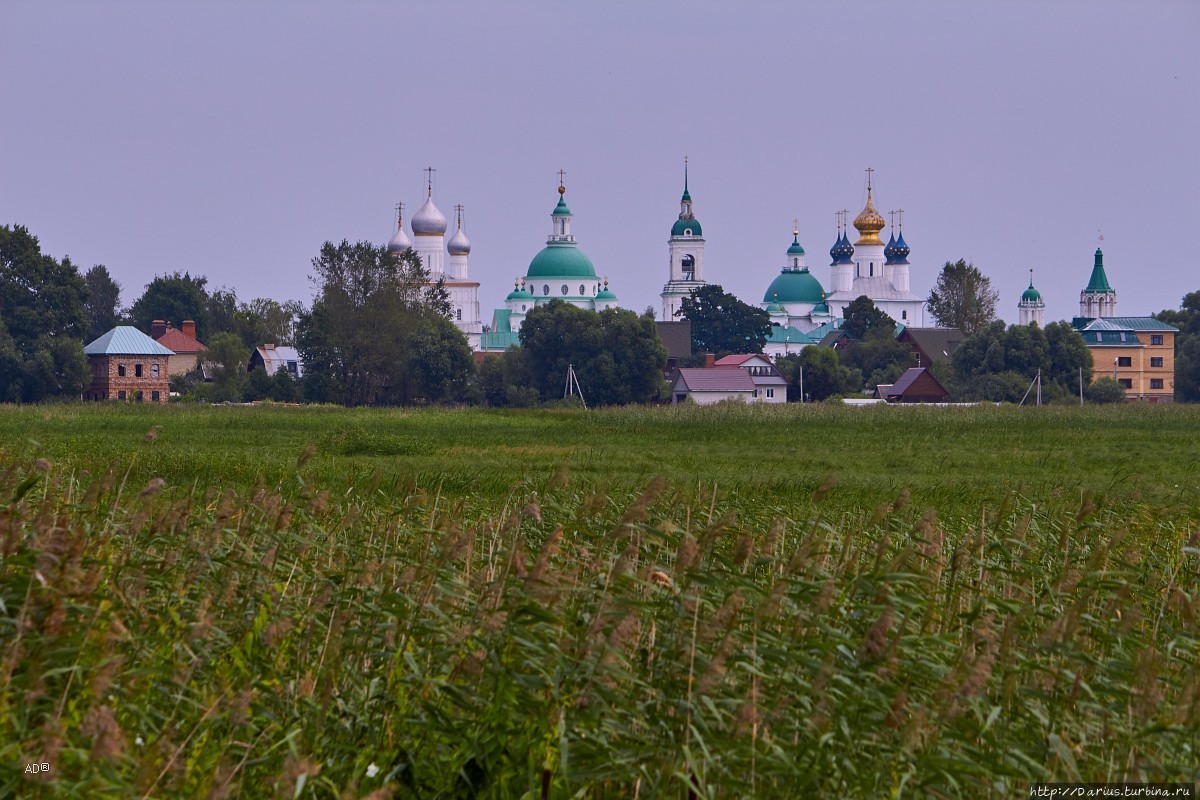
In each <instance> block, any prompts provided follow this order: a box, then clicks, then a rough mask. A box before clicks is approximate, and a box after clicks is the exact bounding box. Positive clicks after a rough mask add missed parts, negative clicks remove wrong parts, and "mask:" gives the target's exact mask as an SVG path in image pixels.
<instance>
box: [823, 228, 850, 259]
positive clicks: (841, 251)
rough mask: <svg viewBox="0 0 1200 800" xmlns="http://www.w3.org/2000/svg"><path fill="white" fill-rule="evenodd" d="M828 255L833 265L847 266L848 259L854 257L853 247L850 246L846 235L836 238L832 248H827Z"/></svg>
mask: <svg viewBox="0 0 1200 800" xmlns="http://www.w3.org/2000/svg"><path fill="white" fill-rule="evenodd" d="M829 255H830V256H832V257H833V263H834V264H849V263H850V257H851V256H852V255H854V245H852V244H850V239H848V238H847V237H846V234H844V233H843V234H841V235H839V236H838V240H837V241H836V242H834V243H833V247H831V248H829Z"/></svg>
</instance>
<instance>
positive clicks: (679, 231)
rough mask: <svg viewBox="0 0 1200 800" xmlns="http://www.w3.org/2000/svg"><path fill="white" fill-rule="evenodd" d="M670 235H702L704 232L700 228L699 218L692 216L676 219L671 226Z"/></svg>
mask: <svg viewBox="0 0 1200 800" xmlns="http://www.w3.org/2000/svg"><path fill="white" fill-rule="evenodd" d="M671 235H672V236H703V235H704V232H703V231H702V230H701V229H700V220H698V219H696V218H695V217H692V218H691V219H677V220H675V224H674V225H672V226H671Z"/></svg>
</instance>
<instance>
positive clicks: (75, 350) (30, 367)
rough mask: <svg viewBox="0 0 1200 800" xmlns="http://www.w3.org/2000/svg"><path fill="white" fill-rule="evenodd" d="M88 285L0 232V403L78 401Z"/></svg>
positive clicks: (31, 241) (29, 241) (17, 235)
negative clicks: (72, 398)
mask: <svg viewBox="0 0 1200 800" xmlns="http://www.w3.org/2000/svg"><path fill="white" fill-rule="evenodd" d="M86 300H87V285H86V284H85V283H84V280H83V277H82V276H80V274H79V270H77V269H76V268H75V265H74V264H72V263H71V260H70V259H69V258H66V257H64V258H63V259H62V261H61V262H60V261H58V260H57V259H55V258H53V257H51V256H49V255H45V254H43V253H42V249H41V245H40V244H39V243H38V240H37V237H36V236H33V235H32V234H30V233H29V231H28V229H26V228H25V227H23V226H20V225H17V226H15V227H11V228H10V227H9V226H7V225H2V226H0V402H25V403H32V402H36V401H39V400H43V399H45V398H49V397H72V396H73V397H78V396H79V395H80V393H81V392H82V391H83V382H84V379H85V378H86V377H87V361H86V360H85V358H84V355H83V345H82V343H81V340H82V338H83V337H84V336H85V335H86V334H87V331H88V318H87V312H86V309H85V302H86Z"/></svg>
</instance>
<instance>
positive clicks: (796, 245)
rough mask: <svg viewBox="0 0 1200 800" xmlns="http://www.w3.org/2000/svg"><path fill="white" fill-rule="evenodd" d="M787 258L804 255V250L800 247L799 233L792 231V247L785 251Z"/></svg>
mask: <svg viewBox="0 0 1200 800" xmlns="http://www.w3.org/2000/svg"><path fill="white" fill-rule="evenodd" d="M787 254H788V255H789V256H802V255H804V248H803V247H801V246H800V231H797V230H794V231H792V246H791V247H789V248H788V249H787Z"/></svg>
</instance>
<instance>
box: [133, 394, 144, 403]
mask: <svg viewBox="0 0 1200 800" xmlns="http://www.w3.org/2000/svg"><path fill="white" fill-rule="evenodd" d="M133 399H134V402H137V403H140V402H142V393H141V392H134V393H133Z"/></svg>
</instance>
